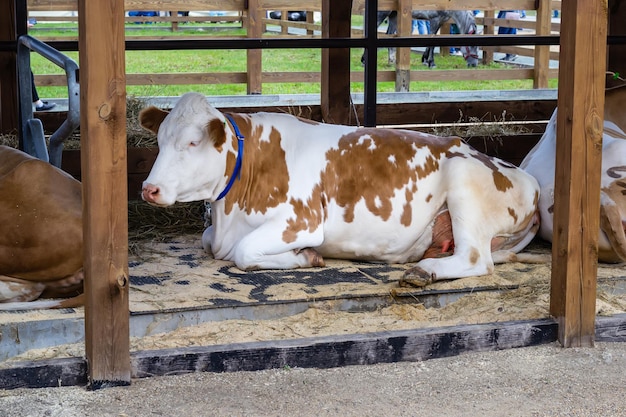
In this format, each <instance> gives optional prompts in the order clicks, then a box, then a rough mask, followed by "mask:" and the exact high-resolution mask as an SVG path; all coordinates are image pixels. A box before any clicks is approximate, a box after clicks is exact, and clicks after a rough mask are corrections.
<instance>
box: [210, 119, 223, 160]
mask: <svg viewBox="0 0 626 417" xmlns="http://www.w3.org/2000/svg"><path fill="white" fill-rule="evenodd" d="M206 129H207V133H208V135H209V138H211V140H212V141H213V144H214V146H215V149H217V150H218V151H219V152H221V151H222V146H224V143H225V142H226V126H225V125H224V123H222V121H221V120H220V119H211V120H210V121H209V123H208V124H207V127H206Z"/></svg>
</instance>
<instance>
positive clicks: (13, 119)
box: [0, 1, 19, 133]
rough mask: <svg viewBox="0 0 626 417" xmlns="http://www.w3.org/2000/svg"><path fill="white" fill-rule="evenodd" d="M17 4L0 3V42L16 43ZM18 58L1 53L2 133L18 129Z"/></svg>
mask: <svg viewBox="0 0 626 417" xmlns="http://www.w3.org/2000/svg"><path fill="white" fill-rule="evenodd" d="M15 3H16V2H13V1H2V2H0V16H2V24H1V25H0V40H2V41H15V40H16V39H17V36H16V27H15V15H16V10H15ZM16 61H17V58H16V54H15V52H0V133H10V132H14V131H17V129H18V123H17V118H18V109H19V106H18V104H17V96H18V94H17V70H16V67H15V64H16Z"/></svg>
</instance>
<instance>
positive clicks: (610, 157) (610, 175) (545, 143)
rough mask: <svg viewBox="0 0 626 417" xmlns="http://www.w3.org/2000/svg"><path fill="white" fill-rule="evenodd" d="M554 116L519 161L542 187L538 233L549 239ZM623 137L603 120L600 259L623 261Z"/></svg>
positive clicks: (625, 165) (625, 205)
mask: <svg viewBox="0 0 626 417" xmlns="http://www.w3.org/2000/svg"><path fill="white" fill-rule="evenodd" d="M625 91H626V90H625ZM611 114H614V115H616V114H617V113H611ZM556 115H557V111H556V110H555V111H554V113H552V117H551V118H550V121H549V123H548V126H547V127H546V130H545V132H544V134H543V136H542V137H541V139H540V140H539V142H538V143H537V145H535V147H534V148H533V149H531V151H530V152H529V153H528V155H527V156H526V158H524V160H523V161H522V163H521V164H520V167H521V168H522V169H524V170H525V171H526V172H528V173H529V174H531V175H533V176H534V177H535V178H536V179H537V181H538V182H539V185H540V187H541V197H540V198H539V211H540V214H541V227H540V229H539V235H540V236H541V237H542V238H543V239H545V240H547V241H550V242H552V233H553V219H552V212H553V211H554V172H555V164H556ZM625 139H626V134H625V133H624V131H623V130H622V129H620V128H619V126H617V125H616V124H615V123H613V122H610V121H608V120H605V121H604V134H603V135H602V168H601V169H602V171H601V185H600V186H601V191H600V216H601V217H600V236H599V241H598V260H599V261H601V262H625V261H626V236H625V233H624V230H625V229H626V140H625Z"/></svg>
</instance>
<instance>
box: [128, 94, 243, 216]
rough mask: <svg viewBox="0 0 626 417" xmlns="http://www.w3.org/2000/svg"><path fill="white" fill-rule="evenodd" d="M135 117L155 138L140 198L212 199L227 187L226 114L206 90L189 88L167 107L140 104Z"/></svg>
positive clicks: (151, 200) (163, 202) (163, 203)
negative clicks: (210, 100) (156, 146)
mask: <svg viewBox="0 0 626 417" xmlns="http://www.w3.org/2000/svg"><path fill="white" fill-rule="evenodd" d="M139 122H140V124H141V126H142V127H143V128H145V129H147V130H150V131H152V132H154V133H156V134H157V139H158V143H159V155H158V157H157V159H156V161H155V162H154V165H153V166H152V170H151V171H150V175H149V176H148V178H147V179H146V180H145V181H144V183H143V189H142V193H141V196H142V198H143V199H144V200H145V201H147V202H148V203H151V204H154V205H159V206H169V205H171V204H174V203H175V202H177V201H181V202H184V201H197V200H210V199H215V197H216V196H217V195H218V194H219V193H220V192H221V191H222V190H223V188H224V187H225V184H226V181H227V178H226V174H225V172H226V155H227V153H228V151H229V150H230V149H232V145H231V142H230V141H227V140H226V139H227V136H229V135H231V133H229V132H230V129H227V128H226V123H227V122H226V118H225V117H224V115H223V114H222V113H220V112H219V111H217V110H216V109H215V108H214V107H213V106H211V105H210V104H209V103H208V101H207V99H206V97H205V96H204V95H202V94H198V93H187V94H185V95H183V96H182V97H181V98H180V100H179V101H178V103H177V104H176V106H174V108H173V109H172V111H171V112H166V111H163V110H161V109H158V108H156V107H148V108H146V109H144V110H142V111H141V113H140V114H139Z"/></svg>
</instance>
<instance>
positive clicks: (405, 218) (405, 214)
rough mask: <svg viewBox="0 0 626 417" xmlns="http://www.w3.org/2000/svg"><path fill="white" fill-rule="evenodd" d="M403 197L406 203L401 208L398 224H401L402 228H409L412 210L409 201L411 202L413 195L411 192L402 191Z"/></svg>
mask: <svg viewBox="0 0 626 417" xmlns="http://www.w3.org/2000/svg"><path fill="white" fill-rule="evenodd" d="M404 197H405V198H406V202H405V203H404V206H403V207H402V216H401V217H400V223H402V225H403V226H407V227H408V226H410V225H411V220H413V219H412V217H413V215H412V213H413V210H412V208H411V201H413V193H412V192H411V190H408V189H407V190H405V191H404Z"/></svg>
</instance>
